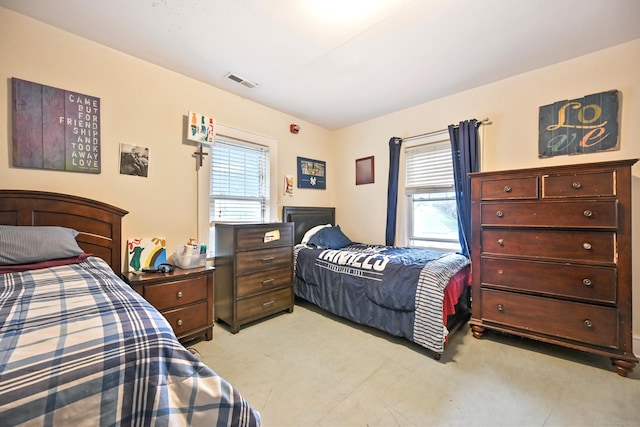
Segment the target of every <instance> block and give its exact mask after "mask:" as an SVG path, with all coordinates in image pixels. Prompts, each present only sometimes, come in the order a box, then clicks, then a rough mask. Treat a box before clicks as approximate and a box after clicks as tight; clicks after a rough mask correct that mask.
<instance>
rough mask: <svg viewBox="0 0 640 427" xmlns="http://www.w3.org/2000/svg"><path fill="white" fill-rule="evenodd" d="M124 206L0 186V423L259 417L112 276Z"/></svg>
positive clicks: (254, 421)
mask: <svg viewBox="0 0 640 427" xmlns="http://www.w3.org/2000/svg"><path fill="white" fill-rule="evenodd" d="M126 213H127V212H126V211H124V210H121V209H118V208H116V207H113V206H110V205H107V204H104V203H100V202H96V201H93V200H90V199H85V198H81V197H75V196H68V195H62V194H56V193H46V192H37V191H14V190H0V242H1V245H0V261H1V262H0V264H1V265H0V271H1V273H0V424H2V425H20V424H25V425H96V426H97V425H191V426H199V425H211V426H222V425H234V426H236V425H246V426H254V425H259V424H260V415H259V413H258V412H257V411H255V410H254V409H253V408H251V407H250V406H249V404H248V403H247V402H246V401H245V400H244V398H243V397H242V396H241V395H240V394H239V393H238V391H237V390H236V389H235V388H234V387H233V386H232V385H231V384H229V383H228V382H227V381H225V380H224V379H223V378H221V377H220V376H219V375H217V374H216V373H215V372H214V371H212V370H211V369H210V368H209V367H207V366H206V365H204V364H203V363H201V362H200V361H199V360H198V359H197V358H196V357H195V356H194V355H193V354H191V353H190V352H189V351H188V350H187V349H185V348H184V347H183V346H182V345H181V344H180V343H179V342H178V340H177V339H176V337H175V335H174V334H173V331H172V329H171V326H170V325H169V324H168V323H167V321H166V320H165V319H164V317H163V316H162V315H161V314H160V313H159V312H158V311H157V310H156V309H155V308H153V307H152V306H151V305H150V304H148V303H147V302H146V301H145V300H144V299H143V298H142V297H141V296H140V295H138V294H137V293H136V292H135V291H133V289H131V288H130V287H129V286H127V285H126V284H125V283H124V282H123V281H122V280H121V279H120V278H119V272H120V271H121V258H122V257H121V255H122V253H121V250H122V241H121V219H122V217H123V216H124V215H125V214H126ZM76 233H77V235H76ZM89 254H91V255H89Z"/></svg>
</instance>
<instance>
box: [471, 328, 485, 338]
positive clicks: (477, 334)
mask: <svg viewBox="0 0 640 427" xmlns="http://www.w3.org/2000/svg"><path fill="white" fill-rule="evenodd" d="M471 332H472V333H473V337H474V338H478V339H479V338H482V335H484V326H478V325H471Z"/></svg>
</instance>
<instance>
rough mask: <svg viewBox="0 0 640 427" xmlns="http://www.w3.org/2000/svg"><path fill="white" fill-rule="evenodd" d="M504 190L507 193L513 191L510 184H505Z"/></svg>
mask: <svg viewBox="0 0 640 427" xmlns="http://www.w3.org/2000/svg"><path fill="white" fill-rule="evenodd" d="M504 192H505V193H511V187H509V186H508V185H505V186H504Z"/></svg>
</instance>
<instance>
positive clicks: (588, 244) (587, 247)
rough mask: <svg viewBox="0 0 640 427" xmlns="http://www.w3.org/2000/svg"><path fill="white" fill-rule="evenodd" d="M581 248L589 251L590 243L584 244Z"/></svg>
mask: <svg viewBox="0 0 640 427" xmlns="http://www.w3.org/2000/svg"><path fill="white" fill-rule="evenodd" d="M582 247H583V248H585V249H586V250H587V251H589V250H591V243H588V242H585V243H583V244H582Z"/></svg>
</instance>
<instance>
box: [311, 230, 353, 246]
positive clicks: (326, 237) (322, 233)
mask: <svg viewBox="0 0 640 427" xmlns="http://www.w3.org/2000/svg"><path fill="white" fill-rule="evenodd" d="M351 243H353V242H352V241H351V240H350V239H349V238H348V237H347V236H345V235H344V233H343V232H342V230H340V226H339V225H336V226H335V227H324V228H321V229H320V230H318V232H317V233H316V234H314V235H313V237H311V239H309V242H308V243H307V244H308V245H309V246H315V247H317V248H319V249H342V248H344V247H345V246H348V245H350V244H351Z"/></svg>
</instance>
